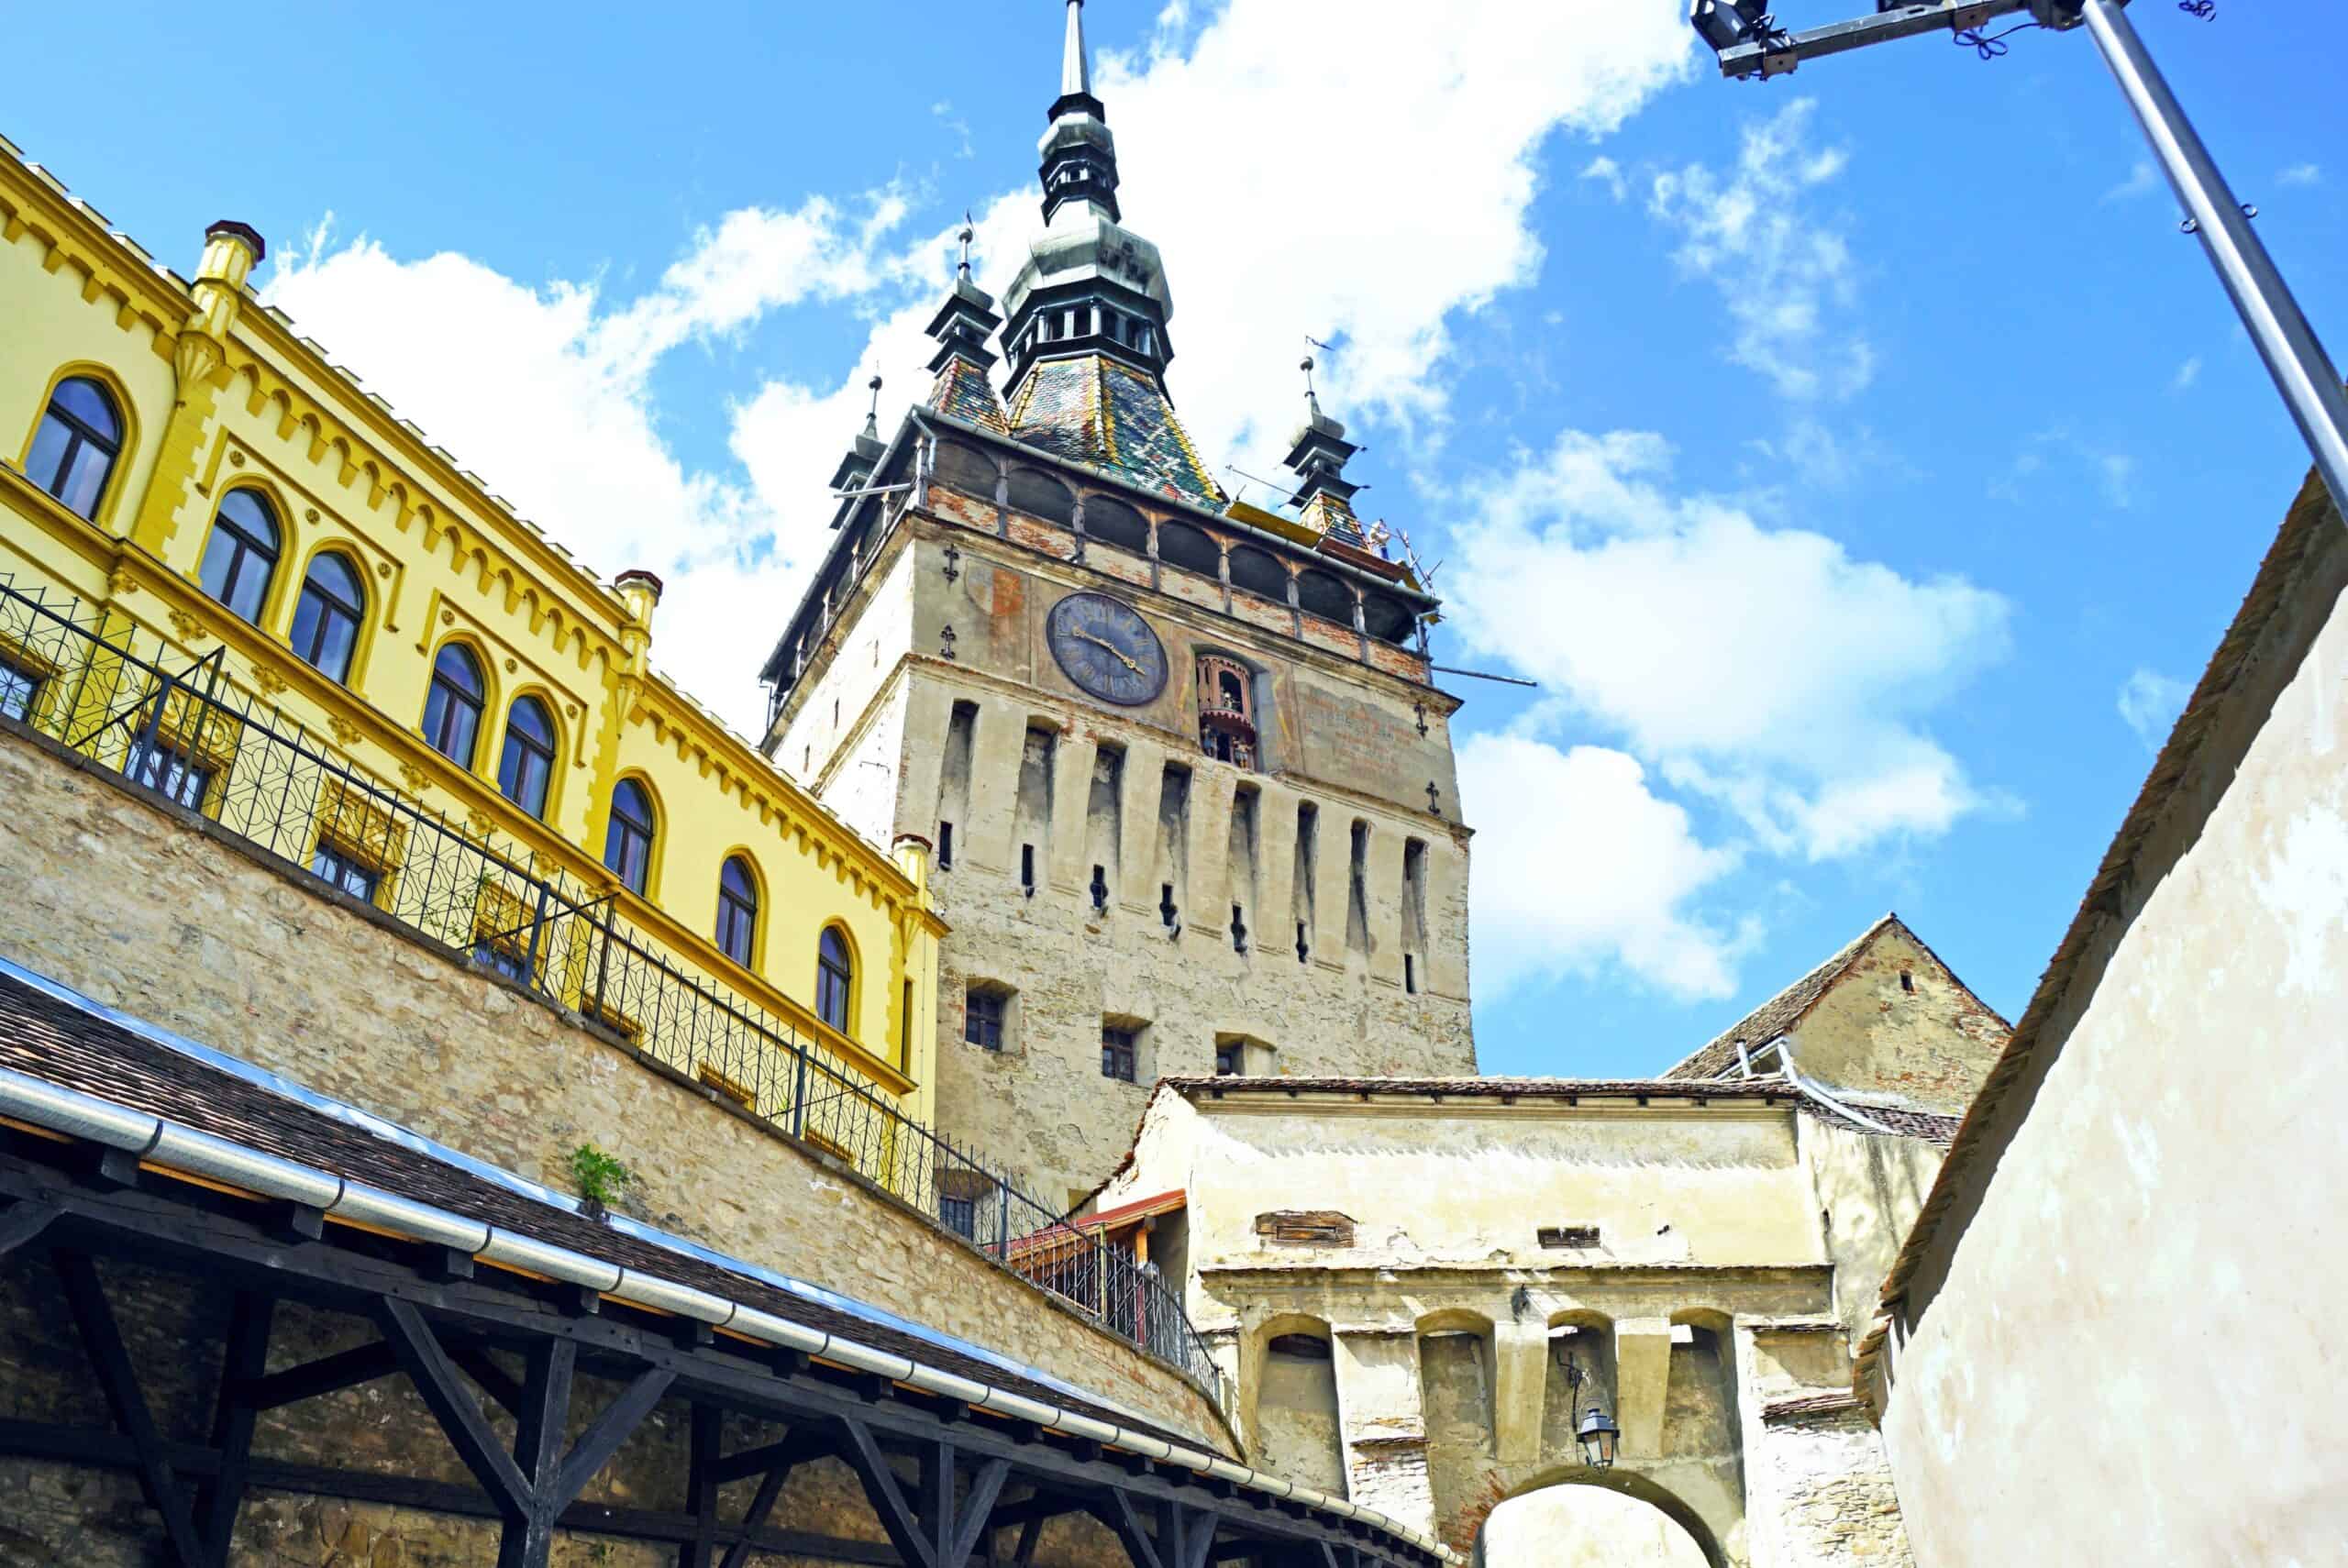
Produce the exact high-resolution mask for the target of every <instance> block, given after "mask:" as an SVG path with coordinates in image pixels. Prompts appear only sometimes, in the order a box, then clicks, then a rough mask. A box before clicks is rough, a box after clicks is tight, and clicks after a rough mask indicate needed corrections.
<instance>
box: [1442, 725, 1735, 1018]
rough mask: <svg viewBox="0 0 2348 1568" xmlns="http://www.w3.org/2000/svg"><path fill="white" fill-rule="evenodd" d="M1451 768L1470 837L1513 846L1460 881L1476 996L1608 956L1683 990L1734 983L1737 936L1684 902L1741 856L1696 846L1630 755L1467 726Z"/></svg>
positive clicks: (1661, 986) (1707, 994) (1704, 990)
mask: <svg viewBox="0 0 2348 1568" xmlns="http://www.w3.org/2000/svg"><path fill="white" fill-rule="evenodd" d="M1459 776H1460V784H1459V788H1460V796H1461V803H1462V807H1463V809H1464V810H1465V811H1466V812H1467V815H1468V817H1469V819H1470V820H1471V821H1473V822H1475V823H1476V824H1477V833H1478V834H1479V841H1480V842H1482V843H1483V844H1485V845H1507V846H1508V848H1507V852H1506V853H1504V854H1489V853H1488V854H1485V855H1482V856H1479V857H1478V859H1477V862H1476V875H1475V877H1474V878H1473V879H1472V880H1471V882H1470V884H1469V889H1470V891H1469V898H1470V900H1471V902H1472V906H1473V915H1472V918H1473V921H1474V931H1475V952H1476V987H1477V992H1478V994H1479V995H1480V996H1483V997H1486V998H1490V997H1493V996H1496V995H1498V994H1499V993H1501V992H1502V991H1504V990H1507V989H1509V988H1512V987H1513V986H1516V985H1519V984H1523V983H1527V982H1536V981H1539V980H1544V979H1556V978H1558V977H1563V976H1566V975H1590V974H1596V973H1599V972H1601V971H1603V970H1605V969H1606V968H1608V967H1610V966H1611V967H1619V968H1620V969H1622V970H1623V971H1624V972H1627V973H1628V974H1630V975H1633V976H1634V977H1637V978H1639V979H1641V980H1643V981H1645V982H1646V983H1647V984H1649V985H1651V986H1653V987H1655V988H1656V989H1658V990H1661V991H1664V992H1666V993H1667V994H1669V995H1670V996H1672V997H1674V998H1677V999H1682V1000H1697V999H1710V998H1718V997H1724V996H1727V995H1730V994H1731V993H1732V992H1733V990H1734V989H1735V976H1734V973H1733V962H1734V960H1735V958H1736V957H1737V956H1738V955H1739V954H1740V953H1741V952H1742V950H1743V947H1744V944H1745V938H1746V933H1743V932H1741V931H1724V930H1722V929H1721V928H1720V927H1719V926H1717V925H1715V924H1712V923H1709V922H1706V921H1705V920H1703V919H1702V918H1700V917H1699V916H1698V915H1696V914H1694V913H1691V912H1690V906H1691V904H1693V903H1694V902H1695V901H1696V900H1698V898H1699V897H1700V895H1701V894H1702V893H1703V891H1704V890H1705V889H1707V888H1708V887H1710V886H1711V884H1713V883H1714V882H1716V881H1717V880H1718V879H1719V878H1722V877H1723V876H1725V875H1726V874H1727V873H1728V872H1729V871H1731V870H1732V869H1733V868H1734V867H1735V864H1736V859H1737V857H1736V856H1735V854H1734V853H1733V852H1732V851H1728V850H1722V849H1717V848H1708V847H1706V846H1705V845H1702V844H1700V843H1699V842H1698V841H1697V837H1696V834H1695V833H1694V832H1693V830H1692V829H1691V827H1690V825H1689V820H1688V813H1687V812H1685V811H1683V810H1682V809H1681V808H1680V807H1678V806H1677V805H1675V804H1673V803H1672V802H1670V801H1666V800H1662V799H1660V798H1658V797H1657V796H1656V794H1655V793H1654V792H1653V791H1652V790H1650V789H1649V788H1648V787H1647V782H1646V777H1645V769H1643V768H1642V767H1640V766H1639V763H1638V761H1637V760H1636V759H1635V758H1634V757H1632V756H1628V755H1626V754H1624V753H1623V752H1619V751H1611V750H1608V749H1606V748H1604V747H1602V746H1590V745H1578V746H1575V747H1573V748H1572V749H1571V750H1567V751H1560V750H1558V749H1557V748H1556V746H1553V745H1547V744H1546V743H1545V742H1542V741H1539V740H1534V739H1532V738H1530V737H1528V736H1524V735H1515V734H1508V735H1495V734H1480V735H1470V736H1469V737H1468V738H1467V741H1466V742H1465V743H1464V744H1463V745H1461V746H1460V748H1459Z"/></svg>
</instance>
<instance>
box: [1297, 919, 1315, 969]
mask: <svg viewBox="0 0 2348 1568" xmlns="http://www.w3.org/2000/svg"><path fill="white" fill-rule="evenodd" d="M1310 957H1312V944H1311V943H1309V942H1307V941H1305V940H1304V922H1302V921H1298V922H1296V961H1297V962H1298V963H1300V964H1301V963H1303V962H1304V961H1305V960H1306V959H1307V958H1310Z"/></svg>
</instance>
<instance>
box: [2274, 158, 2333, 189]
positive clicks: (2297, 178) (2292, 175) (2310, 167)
mask: <svg viewBox="0 0 2348 1568" xmlns="http://www.w3.org/2000/svg"><path fill="white" fill-rule="evenodd" d="M2275 183H2276V184H2277V185H2320V184H2322V183H2323V171H2322V169H2321V168H2320V167H2318V166H2317V165H2315V164H2313V163H2294V164H2292V165H2291V166H2290V167H2289V168H2288V169H2286V170H2284V171H2282V172H2281V173H2280V174H2277V175H2276V176H2275Z"/></svg>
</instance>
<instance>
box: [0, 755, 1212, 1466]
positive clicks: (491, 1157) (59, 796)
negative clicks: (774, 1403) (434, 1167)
mask: <svg viewBox="0 0 2348 1568" xmlns="http://www.w3.org/2000/svg"><path fill="white" fill-rule="evenodd" d="M110 777H111V776H101V775H97V774H94V773H91V772H89V771H86V770H84V769H83V768H81V767H75V766H72V765H71V764H69V763H68V762H67V761H65V760H63V759H61V757H60V756H58V755H57V754H56V753H55V752H53V751H52V750H51V749H50V748H49V747H48V746H47V745H44V744H43V743H40V742H39V741H36V740H28V739H27V738H25V737H24V736H23V735H22V734H19V733H17V732H15V731H8V732H5V733H0V796H5V798H6V800H7V801H9V803H10V812H11V824H10V825H11V828H12V830H13V831H12V832H11V833H10V834H9V835H8V837H7V840H6V844H5V845H0V954H6V955H7V956H8V957H10V958H12V959H14V960H15V961H17V962H18V963H20V964H23V965H26V966H28V967H30V968H33V969H36V970H39V971H40V972H41V973H43V974H47V975H50V976H51V977H55V978H56V979H58V980H61V981H62V982H63V983H65V984H67V985H70V986H72V987H74V988H77V989H79V990H81V991H83V993H84V994H86V995H89V996H92V997H94V998H95V999H98V1000H101V1001H104V1002H106V1003H108V1004H111V1005H114V1006H117V1007H121V1008H123V1009H125V1010H127V1011H129V1012H132V1013H134V1014H136V1015H138V1016H139V1017H143V1018H147V1019H150V1020H152V1021H155V1022H157V1023H159V1024H161V1025H163V1026H164V1027H166V1028H170V1029H172V1030H175V1031H177V1032H181V1033H183V1034H185V1035H187V1036H189V1037H190V1038H192V1039H194V1040H198V1041H201V1042H203V1043H206V1044H210V1045H213V1046H215V1047H216V1048H218V1049H221V1050H224V1051H227V1052H228V1053H230V1054H232V1055H238V1056H241V1057H243V1058H245V1059H247V1060H249V1061H251V1062H254V1063H256V1064H257V1065H259V1066H263V1067H266V1068H268V1069H270V1070H271V1071H273V1072H277V1073H282V1074H283V1075H284V1076H285V1077H289V1078H292V1079H294V1081H296V1082H299V1083H302V1084H304V1085H306V1086H308V1087H309V1088H314V1089H316V1090H317V1091H319V1092H320V1093H323V1094H327V1095H331V1096H334V1097H336V1098H337V1099H343V1100H346V1101H348V1102H349V1103H351V1104H354V1105H357V1106H360V1107H361V1108H362V1109H365V1110H371V1111H374V1112H376V1113H378V1114H380V1115H382V1116H385V1117H388V1118H390V1119H392V1120H393V1121H398V1122H400V1123H401V1124H403V1125H404V1126H407V1127H411V1128H414V1129H415V1131H417V1132H421V1133H423V1134H424V1135H425V1136H426V1137H429V1138H433V1139H436V1140H437V1141H439V1142H440V1143H446V1144H448V1145H449V1146H450V1147H452V1148H455V1149H458V1150H460V1151H461V1152H463V1153H465V1154H471V1155H473V1156H474V1157H476V1158H479V1159H482V1160H486V1161H488V1162H490V1163H492V1164H493V1165H500V1166H502V1167H504V1168H505V1169H507V1170H510V1171H513V1172H515V1174H517V1175H519V1176H525V1177H527V1178H528V1179H531V1180H534V1181H539V1182H543V1183H545V1184H547V1185H548V1186H550V1187H556V1188H558V1189H562V1190H568V1189H569V1187H570V1176H569V1171H568V1160H569V1155H570V1151H571V1150H572V1149H574V1148H576V1147H577V1146H578V1145H579V1144H581V1143H594V1144H596V1145H597V1146H598V1147H600V1148H602V1149H604V1150H605V1151H607V1152H609V1153H611V1154H615V1155H616V1156H617V1157H618V1158H620V1159H621V1160H623V1161H624V1162H626V1164H627V1165H628V1166H629V1167H630V1168H631V1169H632V1170H634V1171H636V1172H637V1173H638V1176H639V1177H640V1182H639V1186H638V1187H637V1188H635V1189H632V1191H631V1196H630V1198H629V1199H628V1200H627V1201H626V1203H625V1205H624V1207H626V1209H628V1210H629V1211H630V1212H632V1213H635V1214H637V1216H638V1217H640V1218H642V1219H644V1220H648V1221H649V1222H651V1223H654V1224H657V1225H659V1226H661V1227H663V1228H665V1229H667V1230H670V1231H674V1232H676V1233H678V1234H680V1235H681V1236H685V1237H687V1238H690V1239H692V1240H693V1241H697V1242H702V1243H703V1244H704V1245H708V1246H711V1247H714V1248H717V1249H719V1250H721V1251H724V1252H726V1253H732V1254H735V1255H737V1256H739V1257H742V1258H745V1259H748V1260H749V1261H752V1262H756V1263H763V1264H767V1265H769V1266H770V1267H774V1268H777V1269H779V1270H781V1271H782V1272H784V1273H787V1274H790V1275H793V1276H795V1277H797V1278H801V1279H804V1280H806V1281H809V1282H810V1283H812V1284H815V1285H819V1286H825V1287H828V1288H831V1289H835V1290H838V1291H840V1292H842V1293H843V1294H846V1295H849V1296H852V1297H857V1298H858V1299H862V1300H865V1301H869V1302H871V1303H873V1304H875V1305H877V1306H880V1307H882V1308H886V1309H890V1310H892V1311H896V1312H900V1313H903V1315H905V1316H906V1317H909V1318H912V1319H914V1320H917V1321H921V1322H925V1323H927V1324H929V1325H931V1326H933V1327H935V1328H936V1329H938V1330H940V1331H944V1332H947V1333H950V1334H954V1335H958V1336H960V1337H962V1338H964V1339H967V1340H969V1342H972V1343H975V1344H979V1345H981V1346H984V1347H986V1348H988V1349H990V1350H993V1351H996V1352H998V1353H1002V1354H1004V1355H1007V1356H1011V1357H1013V1358H1015V1359H1017V1360H1019V1361H1021V1362H1023V1363H1026V1364H1033V1365H1035V1366H1037V1367H1039V1368H1042V1369H1043V1370H1045V1371H1047V1372H1048V1373H1050V1374H1052V1375H1057V1376H1058V1377H1061V1378H1064V1379H1066V1380H1067V1381H1068V1382H1069V1383H1071V1384H1074V1385H1076V1386H1079V1387H1081V1388H1085V1389H1089V1390H1091V1391H1093V1392H1094V1393H1096V1394H1098V1395H1099V1396H1100V1397H1102V1398H1105V1399H1108V1400H1111V1401H1113V1402H1115V1403H1118V1404H1121V1405H1123V1406H1124V1407H1126V1408H1130V1409H1132V1410H1134V1411H1135V1412H1136V1413H1137V1414H1139V1415H1141V1416H1143V1417H1145V1418H1146V1419H1149V1420H1151V1421H1153V1422H1156V1423H1157V1424H1158V1425H1161V1426H1164V1427H1167V1428H1169V1429H1172V1430H1178V1431H1181V1432H1185V1433H1189V1434H1191V1435H1192V1436H1193V1437H1194V1439H1195V1440H1196V1441H1199V1442H1200V1443H1202V1445H1203V1446H1207V1447H1210V1448H1213V1449H1216V1450H1218V1451H1220V1452H1229V1451H1230V1448H1231V1443H1230V1439H1229V1437H1228V1434H1227V1431H1226V1430H1225V1428H1224V1425H1223V1423H1222V1421H1221V1419H1220V1417H1219V1416H1218V1415H1217V1414H1216V1413H1215V1411H1214V1410H1213V1408H1212V1406H1211V1405H1210V1403H1209V1401H1208V1400H1207V1399H1206V1398H1205V1397H1203V1396H1202V1395H1201V1394H1200V1393H1199V1392H1198V1390H1197V1389H1195V1388H1194V1387H1192V1386H1191V1385H1190V1384H1189V1383H1187V1382H1185V1381H1184V1380H1183V1379H1182V1378H1180V1376H1178V1375H1176V1374H1174V1373H1173V1372H1172V1371H1170V1370H1169V1369H1168V1368H1166V1367H1164V1366H1162V1365H1160V1364H1157V1363H1156V1362H1153V1361H1151V1360H1149V1359H1148V1358H1147V1357H1146V1356H1143V1355H1142V1354H1140V1353H1137V1352H1135V1350H1133V1349H1132V1348H1131V1347H1130V1346H1128V1345H1127V1344H1126V1343H1125V1342H1124V1341H1122V1340H1120V1339H1118V1338H1116V1337H1115V1336H1114V1335H1112V1334H1110V1333H1107V1332H1106V1331H1102V1330H1100V1329H1098V1328H1096V1327H1094V1326H1093V1325H1091V1323H1090V1322H1088V1321H1086V1320H1084V1319H1082V1318H1081V1317H1080V1315H1078V1314H1077V1313H1075V1312H1074V1311H1073V1310H1070V1309H1067V1308H1065V1307H1064V1306H1062V1305H1060V1304H1059V1303H1058V1302H1057V1301H1056V1300H1055V1299H1054V1298H1053V1297H1050V1296H1049V1295H1047V1293H1046V1292H1044V1291H1041V1290H1038V1289H1036V1288H1035V1287H1034V1286H1029V1285H1027V1284H1025V1283H1024V1281H1021V1280H1019V1279H1017V1278H1015V1277H1013V1276H1012V1275H1007V1274H1005V1273H1004V1272H1002V1270H1001V1269H998V1268H996V1267H994V1266H993V1265H992V1264H989V1263H988V1262H986V1261H985V1260H984V1259H983V1258H981V1257H980V1255H979V1254H978V1253H976V1252H975V1251H973V1250H970V1249H969V1248H966V1247H964V1246H963V1245H962V1244H961V1243H959V1242H955V1241H953V1240H951V1239H950V1238H948V1237H947V1236H946V1235H945V1234H944V1233H943V1232H941V1231H938V1230H937V1229H936V1228H935V1227H934V1226H932V1225H930V1224H928V1223H927V1222H926V1221H925V1220H923V1219H922V1218H920V1217H919V1216H917V1215H915V1214H914V1212H912V1211H911V1210H909V1209H905V1208H903V1206H902V1205H899V1204H897V1203H896V1202H895V1201H894V1200H893V1199H891V1198H887V1197H886V1196H885V1195H882V1194H881V1193H880V1192H879V1190H878V1189H877V1188H874V1187H871V1186H870V1185H869V1184H867V1183H865V1182H862V1181H860V1180H858V1178H857V1177H855V1176H851V1175H848V1174H847V1173H846V1172H845V1171H844V1170H842V1169H841V1168H839V1167H836V1166H835V1165H832V1164H831V1163H830V1162H829V1161H828V1160H827V1159H825V1157H824V1156H822V1155H820V1154H816V1153H814V1151H811V1150H808V1149H806V1148H804V1147H803V1146H802V1145H800V1144H797V1143H793V1142H792V1141H791V1140H789V1139H788V1138H785V1137H783V1136H781V1134H779V1133H777V1132H774V1131H772V1130H771V1129H770V1128H768V1127H766V1126H765V1125H764V1124H763V1123H760V1122H758V1121H754V1120H753V1119H750V1118H748V1117H747V1116H744V1115H740V1114H737V1113H736V1112H735V1110H733V1109H732V1107H731V1106H730V1105H727V1104H725V1103H723V1102H721V1101H720V1100H719V1099H717V1098H716V1097H715V1096H714V1094H713V1093H712V1092H710V1091H707V1090H704V1089H701V1088H697V1087H694V1086H689V1085H686V1084H684V1083H682V1082H681V1081H680V1080H678V1079H677V1078H675V1077H673V1076H670V1075H665V1074H663V1073H659V1072H656V1071H654V1070H652V1069H650V1068H648V1066H645V1065H643V1064H642V1063H640V1062H639V1061H637V1059H635V1058H634V1057H633V1056H632V1054H631V1053H629V1052H627V1051H626V1049H625V1048H623V1047H620V1046H617V1045H615V1044H612V1043H607V1042H606V1041H604V1039H602V1038H600V1037H599V1036H597V1035H596V1034H594V1033H593V1032H590V1031H589V1030H587V1029H585V1028H584V1027H581V1026H580V1025H579V1024H578V1023H576V1022H575V1021H568V1020H566V1019H565V1018H564V1017H563V1016H562V1015H561V1014H559V1013H558V1012H557V1011H555V1010H553V1009H551V1008H550V1007H548V1006H547V1005H545V1004H544V1003H543V1002H541V1001H539V1000H538V999H535V998H532V997H530V996H527V995H526V994H524V993H521V992H519V991H517V990H515V989H513V988H509V987H507V986H506V985H504V983H502V982H500V981H496V980H493V979H492V978H489V977H485V976H483V975H481V974H479V973H478V972H476V971H473V970H471V968H470V967H468V966H463V965H461V964H459V963H457V962H455V961H453V960H452V959H450V958H449V956H447V955H444V954H442V953H441V952H439V951H437V950H436V949H434V948H432V947H430V946H428V945H426V944H424V943H422V942H420V941H418V940H416V939H415V938H414V937H412V936H409V935H406V934H405V933H401V932H399V931H397V930H395V929H393V928H390V927H389V926H388V925H387V924H386V923H383V922H378V921H376V920H372V919H370V918H369V915H368V913H365V912H361V911H359V910H357V909H355V908H350V907H345V906H344V905H343V904H341V903H339V902H338V901H337V900H333V899H331V898H329V897H327V896H325V895H324V894H323V893H322V892H321V891H319V890H316V883H314V882H313V881H312V880H311V879H310V878H308V877H307V876H306V875H305V874H303V873H301V872H299V871H295V870H293V869H291V868H289V867H284V866H283V865H282V863H278V864H276V865H273V866H272V865H270V864H264V863H263V862H262V860H261V859H260V857H259V856H257V855H255V854H252V853H249V852H247V851H244V850H241V849H239V848H238V847H235V846H233V845H231V844H230V843H229V842H227V841H226V840H225V839H223V838H220V837H217V836H215V835H213V834H207V833H206V832H205V831H203V830H202V829H201V828H200V827H198V826H196V825H195V824H194V823H193V820H192V819H190V818H188V817H187V816H186V815H185V814H184V813H181V812H176V811H175V810H173V809H171V808H167V807H164V806H161V805H159V804H155V803H152V802H150V801H147V800H144V799H141V798H139V797H137V796H134V795H132V794H130V793H129V792H127V791H126V790H123V789H122V788H121V787H120V786H119V785H118V784H116V783H114V782H111V781H109V780H110Z"/></svg>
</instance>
